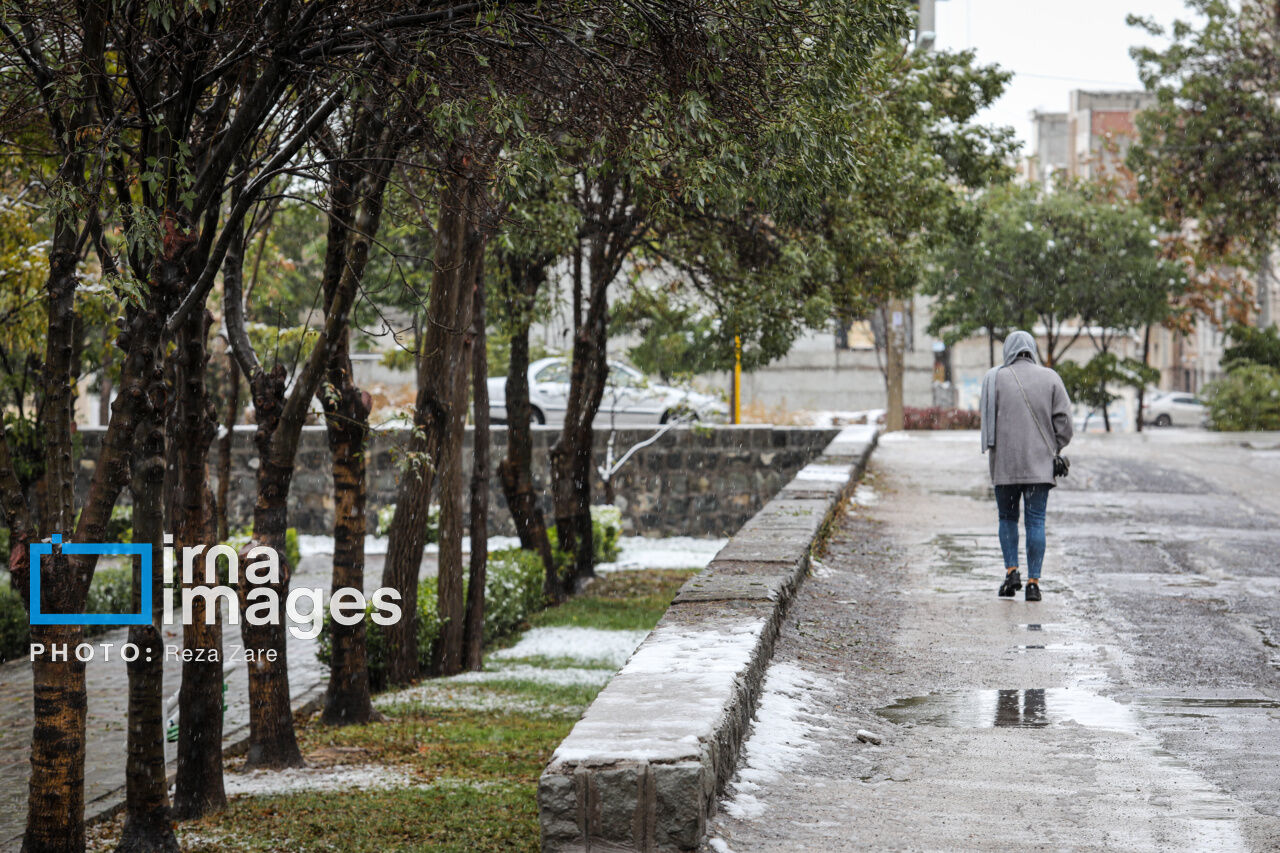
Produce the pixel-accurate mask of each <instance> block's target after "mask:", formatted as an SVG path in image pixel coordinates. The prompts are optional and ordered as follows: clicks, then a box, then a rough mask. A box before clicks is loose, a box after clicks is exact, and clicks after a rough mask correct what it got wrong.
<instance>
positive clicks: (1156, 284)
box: [926, 186, 1187, 365]
mask: <svg viewBox="0 0 1280 853" xmlns="http://www.w3.org/2000/svg"><path fill="white" fill-rule="evenodd" d="M972 215H973V217H974V220H975V222H976V225H974V227H973V228H972V230H970V231H967V232H965V233H963V234H962V235H961V236H960V237H959V238H957V239H955V240H953V241H952V242H950V243H949V244H948V245H946V246H945V247H943V249H942V250H941V251H939V252H938V253H937V255H936V256H935V259H934V267H933V271H932V275H931V278H930V280H929V283H928V286H927V288H926V292H928V293H930V294H932V295H934V296H935V297H937V299H938V304H937V306H936V309H935V314H934V319H933V321H932V324H931V325H930V331H932V332H934V333H935V334H936V333H939V332H942V333H944V338H945V339H947V340H948V341H951V342H954V341H956V340H959V339H961V338H964V337H967V336H968V335H970V334H972V333H974V332H975V331H977V330H979V329H984V328H985V329H986V330H988V332H990V333H991V334H992V335H993V336H997V337H1003V336H1004V335H1005V334H1006V333H1007V332H1008V331H1009V330H1010V329H1013V328H1017V327H1022V328H1029V327H1031V326H1033V325H1036V324H1039V325H1040V326H1042V327H1043V328H1044V330H1045V341H1046V352H1045V353H1044V356H1045V362H1046V363H1047V364H1051V365H1052V364H1056V363H1057V362H1058V361H1059V360H1060V358H1061V356H1062V354H1063V353H1064V352H1065V351H1066V350H1068V349H1069V348H1070V347H1071V346H1072V345H1073V344H1075V343H1076V341H1078V340H1079V339H1080V338H1081V337H1082V336H1083V335H1086V334H1088V335H1090V336H1091V337H1092V338H1093V340H1094V343H1095V345H1096V346H1097V347H1098V349H1099V350H1100V351H1101V352H1102V353H1107V352H1109V351H1110V349H1111V346H1112V343H1113V341H1114V338H1115V336H1116V335H1117V334H1121V333H1127V332H1129V331H1132V330H1134V329H1137V328H1142V327H1144V326H1147V325H1150V324H1153V323H1159V322H1162V321H1163V320H1165V319H1166V318H1167V317H1168V316H1169V315H1170V312H1171V311H1172V305H1173V300H1175V299H1176V298H1177V297H1178V295H1179V294H1181V293H1182V292H1183V291H1184V290H1185V288H1186V286H1187V274H1186V269H1185V267H1184V266H1183V265H1182V264H1181V263H1178V262H1176V261H1173V260H1170V259H1168V258H1167V257H1166V256H1165V251H1164V246H1163V243H1162V242H1161V239H1160V232H1159V229H1158V227H1157V225H1156V222H1155V221H1154V220H1153V219H1152V218H1151V217H1150V216H1148V215H1146V214H1145V213H1144V212H1143V211H1142V210H1141V209H1140V208H1139V207H1137V206H1136V205H1133V204H1127V203H1124V202H1122V201H1118V200H1114V199H1112V198H1109V197H1107V196H1106V195H1104V194H1102V193H1100V192H1099V191H1098V189H1097V188H1095V187H1089V186H1073V187H1066V188H1063V189H1060V190H1058V191H1057V192H1054V193H1052V194H1045V193H1043V192H1041V191H1039V190H1037V189H1035V188H1023V187H1012V186H1010V187H1004V188H1000V189H998V190H995V191H992V192H990V193H987V194H984V195H983V196H981V197H979V198H977V199H975V201H974V202H973V208H972Z"/></svg>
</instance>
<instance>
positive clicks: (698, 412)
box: [489, 358, 729, 428]
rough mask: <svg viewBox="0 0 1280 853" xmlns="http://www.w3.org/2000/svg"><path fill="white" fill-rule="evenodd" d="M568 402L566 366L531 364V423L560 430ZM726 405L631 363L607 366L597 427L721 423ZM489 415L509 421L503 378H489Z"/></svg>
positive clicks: (553, 361)
mask: <svg viewBox="0 0 1280 853" xmlns="http://www.w3.org/2000/svg"><path fill="white" fill-rule="evenodd" d="M568 400H569V362H568V361H567V360H566V359H563V358H541V359H538V360H537V361H535V362H533V363H532V364H530V365H529V404H530V405H531V406H532V407H533V422H534V423H536V424H549V425H551V426H562V425H563V424H564V410H565V406H566V405H567V404H568ZM728 413H729V409H728V407H727V406H726V405H725V404H724V403H723V402H722V401H720V400H717V399H716V398H715V397H712V396H711V395H709V394H700V393H698V392H697V391H692V390H689V389H686V388H674V387H672V386H670V385H663V384H662V383H660V382H657V381H654V380H651V379H649V378H648V377H646V376H645V375H644V374H643V373H641V372H640V371H638V370H636V369H635V368H634V367H631V366H630V365H626V364H623V363H622V362H620V361H610V362H609V379H608V384H607V385H606V386H605V389H604V398H603V399H602V400H601V401H600V411H599V412H598V413H597V414H596V420H595V426H596V427H599V428H607V427H610V426H619V427H622V426H644V425H647V424H664V423H666V422H667V421H669V420H672V419H677V420H690V421H696V420H704V421H706V420H710V421H714V420H723V419H724V418H725V416H726V415H728ZM489 416H490V417H491V418H492V419H493V421H494V422H495V423H506V420H507V379H506V377H505V376H499V377H492V378H490V379H489Z"/></svg>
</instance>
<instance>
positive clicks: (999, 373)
mask: <svg viewBox="0 0 1280 853" xmlns="http://www.w3.org/2000/svg"><path fill="white" fill-rule="evenodd" d="M1015 374H1016V376H1015ZM1019 380H1021V383H1022V389H1021V390H1020V389H1019V387H1018V382H1019ZM1023 390H1025V391H1026V397H1027V399H1026V401H1024V400H1023V398H1022V392H1023ZM1028 403H1030V406H1028ZM978 408H979V411H980V413H981V416H982V451H983V452H984V453H985V452H987V451H988V450H989V451H991V455H990V457H989V462H990V469H991V482H992V483H993V484H994V485H997V486H1005V485H1011V484H1014V483H1048V484H1050V485H1053V457H1054V454H1056V453H1058V452H1060V451H1061V450H1062V448H1064V447H1066V446H1067V445H1068V444H1069V443H1070V442H1071V436H1072V428H1071V400H1070V399H1069V398H1068V397H1067V389H1066V388H1065V387H1064V386H1063V384H1062V379H1060V378H1059V377H1058V374H1057V373H1055V372H1054V371H1053V370H1051V369H1050V368H1048V367H1041V366H1040V364H1039V363H1037V360H1036V344H1035V339H1034V338H1032V337H1031V335H1029V334H1028V333H1026V332H1022V331H1018V332H1014V333H1012V334H1011V335H1009V337H1008V338H1006V339H1005V342H1004V364H1003V365H1001V366H1000V367H993V368H992V369H991V370H989V371H987V375H986V376H984V377H983V379H982V398H981V400H980V401H979V404H978ZM1033 417H1034V418H1035V420H1032V418H1033ZM1037 424H1038V425H1039V429H1037ZM1041 432H1043V437H1042V436H1041ZM1046 439H1048V441H1047V443H1046ZM1051 446H1052V449H1050V447H1051Z"/></svg>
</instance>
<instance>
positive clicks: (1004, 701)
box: [995, 690, 1049, 729]
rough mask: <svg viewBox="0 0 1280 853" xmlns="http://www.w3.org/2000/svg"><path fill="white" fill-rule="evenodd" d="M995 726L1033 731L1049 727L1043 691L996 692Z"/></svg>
mask: <svg viewBox="0 0 1280 853" xmlns="http://www.w3.org/2000/svg"><path fill="white" fill-rule="evenodd" d="M995 725H996V726H997V727H1000V728H1014V729H1035V728H1041V727H1043V726H1047V725H1049V717H1048V715H1046V714H1045V708H1044V691H1043V690H997V691H996V716H995Z"/></svg>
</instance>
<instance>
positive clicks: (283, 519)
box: [238, 365, 310, 769]
mask: <svg viewBox="0 0 1280 853" xmlns="http://www.w3.org/2000/svg"><path fill="white" fill-rule="evenodd" d="M252 386H253V407H254V412H255V413H256V415H257V421H258V428H257V431H256V433H255V435H254V441H255V442H256V443H257V445H258V463H259V464H258V497H257V501H256V503H255V504H254V508H253V541H252V544H253V545H266V546H268V547H270V548H274V549H275V551H276V554H278V555H279V560H280V572H279V575H278V577H276V578H275V579H274V581H272V580H268V581H267V582H265V583H250V582H249V581H248V579H247V578H246V577H244V576H243V575H242V576H241V578H240V583H239V585H238V589H239V594H240V612H241V613H242V614H244V613H245V612H247V610H248V608H249V607H250V606H251V605H252V603H253V602H254V601H255V600H258V599H255V598H253V597H251V596H253V595H254V594H255V593H256V592H257V591H258V590H269V591H271V592H273V593H274V594H275V596H276V600H277V601H278V602H279V604H280V611H279V613H278V614H277V617H278V618H275V619H272V620H270V621H269V622H268V624H265V625H251V624H249V622H248V621H247V620H245V619H241V625H240V635H241V637H243V638H244V645H245V649H246V651H248V650H250V649H252V650H253V652H254V655H255V660H254V663H253V665H252V666H250V667H249V754H248V758H247V760H246V762H245V766H246V767H251V768H256V767H267V768H273V769H278V768H283V767H300V766H302V765H303V763H304V762H303V760H302V752H301V751H300V750H299V749H298V738H297V735H296V734H295V732H294V730H293V708H292V706H291V705H290V702H289V664H288V658H287V652H286V630H287V629H286V627H285V618H284V612H283V611H284V601H285V599H286V598H287V597H288V594H289V578H290V576H291V575H292V573H293V567H292V566H290V565H289V561H288V560H287V559H286V558H285V547H284V540H285V532H286V530H287V529H288V524H289V516H288V511H289V510H288V503H287V502H288V498H289V485H290V483H291V482H292V481H293V458H294V454H293V453H292V452H288V453H285V454H284V458H281V457H279V456H277V455H276V454H275V453H274V452H273V445H274V440H275V434H276V431H277V430H278V429H284V428H285V427H284V426H283V425H282V422H281V415H282V410H283V406H282V405H281V401H283V400H284V397H285V371H284V368H283V367H282V366H279V365H277V366H276V368H275V369H274V370H272V371H271V372H270V373H267V372H265V371H259V372H258V374H257V376H255V377H254V380H253V383H252ZM295 393H298V392H297V391H296V390H295ZM308 396H310V395H308ZM296 443H297V442H296V437H295V438H294V441H293V445H294V449H295V450H296Z"/></svg>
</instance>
